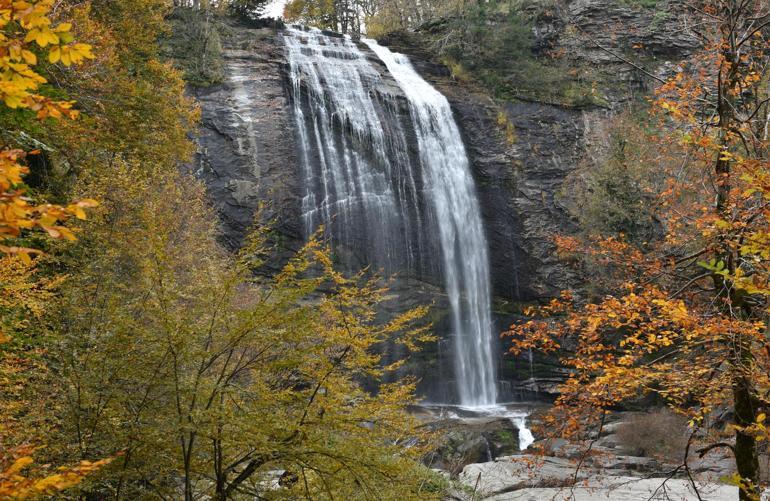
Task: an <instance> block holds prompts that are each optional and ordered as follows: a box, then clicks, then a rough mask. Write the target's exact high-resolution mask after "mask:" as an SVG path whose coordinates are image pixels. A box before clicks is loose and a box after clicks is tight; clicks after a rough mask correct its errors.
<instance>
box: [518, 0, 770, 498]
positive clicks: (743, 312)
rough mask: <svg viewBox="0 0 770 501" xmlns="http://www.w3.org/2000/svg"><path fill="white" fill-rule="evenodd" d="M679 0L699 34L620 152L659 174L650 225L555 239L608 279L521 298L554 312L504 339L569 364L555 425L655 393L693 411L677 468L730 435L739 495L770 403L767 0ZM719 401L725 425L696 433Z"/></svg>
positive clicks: (763, 437) (584, 420)
mask: <svg viewBox="0 0 770 501" xmlns="http://www.w3.org/2000/svg"><path fill="white" fill-rule="evenodd" d="M688 7H689V8H690V9H691V13H692V16H693V17H692V18H693V20H694V21H697V22H694V24H693V26H697V27H698V28H697V29H695V30H694V34H695V35H696V36H699V37H700V39H701V42H702V47H703V48H702V50H701V51H700V52H699V53H698V54H697V55H696V56H695V57H692V58H691V59H690V60H688V61H687V62H684V63H682V64H681V66H680V67H679V68H678V69H677V71H676V72H675V74H673V75H672V76H671V77H670V78H667V79H665V80H662V81H661V82H660V86H659V88H658V89H657V91H656V96H655V99H654V101H653V102H652V113H653V114H654V115H655V117H656V118H657V120H658V123H657V132H656V133H654V134H652V135H651V136H647V137H645V139H644V140H646V141H654V144H655V146H656V149H655V154H654V155H650V156H641V157H637V158H632V159H628V158H624V159H623V161H624V162H628V161H636V162H649V163H648V166H647V168H648V169H651V170H652V172H653V173H654V174H655V175H657V176H658V177H662V179H663V180H664V181H665V183H664V185H663V186H662V187H661V189H660V190H659V191H657V192H656V193H655V194H654V195H655V203H654V204H653V205H652V207H653V209H651V210H654V211H655V220H656V221H659V222H660V224H661V225H662V233H663V234H662V235H661V238H651V239H644V240H642V239H639V240H635V241H634V240H629V239H628V238H627V237H626V235H624V234H622V233H615V234H612V232H608V231H605V233H604V234H602V235H599V234H595V235H593V236H588V237H586V238H584V239H582V240H581V239H576V238H571V237H561V238H559V239H558V242H559V244H560V251H561V252H562V253H563V254H565V255H570V254H573V255H574V254H576V253H587V254H589V255H590V256H591V260H592V261H591V262H593V263H595V264H598V265H600V266H601V267H602V268H603V269H605V270H608V271H609V275H608V274H605V278H606V277H609V280H608V281H607V283H608V285H610V284H612V285H613V286H612V288H609V289H607V295H606V296H605V297H604V298H602V299H600V300H598V301H596V302H589V303H586V302H585V301H584V300H581V298H579V297H575V296H574V294H571V293H569V292H565V293H564V295H563V296H562V297H561V298H559V299H555V300H553V301H552V302H551V303H549V304H548V305H546V306H544V307H543V308H540V309H539V310H538V311H537V312H533V313H537V314H539V315H541V316H544V317H552V318H551V319H543V318H541V319H537V320H531V321H529V322H527V323H524V324H521V325H514V326H512V328H511V332H509V333H508V334H509V335H511V336H513V339H514V352H517V351H519V350H521V349H525V348H536V349H541V350H544V351H550V352H559V353H561V355H562V361H563V363H564V364H565V365H566V366H567V367H569V368H570V369H571V373H570V376H569V378H568V379H567V381H566V383H565V384H564V385H563V386H562V394H561V396H560V397H559V399H558V401H557V404H556V406H555V409H554V411H553V414H552V415H551V417H550V421H549V422H550V423H551V424H552V425H553V428H554V429H557V430H558V432H559V433H561V434H563V435H567V436H574V435H576V434H580V433H582V432H583V431H585V429H586V426H601V423H602V422H603V418H602V417H603V416H604V415H605V413H606V412H607V410H609V409H611V408H613V407H614V406H616V405H617V404H618V403H621V402H625V401H629V400H634V399H637V398H639V397H640V396H642V395H647V394H654V395H657V396H658V397H659V398H660V399H661V400H662V401H664V402H665V403H666V404H667V405H668V406H670V407H671V408H672V409H674V410H676V411H677V412H680V413H682V414H685V415H686V416H688V417H689V419H690V423H691V427H692V432H693V434H692V436H691V440H690V442H689V443H688V447H687V448H686V450H685V451H682V457H683V462H682V465H681V467H680V469H681V471H682V472H683V473H688V474H689V468H688V458H690V457H691V456H692V455H694V454H698V455H700V456H704V455H706V454H709V453H711V452H712V451H713V450H714V449H716V448H726V449H729V450H730V451H731V453H732V454H733V456H734V458H735V465H736V476H735V478H734V479H733V480H734V482H735V484H736V485H738V486H739V487H740V498H741V500H750V499H751V500H756V499H759V464H758V459H757V455H758V447H759V446H760V444H762V443H766V442H767V438H768V435H767V432H766V429H765V419H766V412H767V409H768V404H769V403H770V402H768V399H767V394H768V391H770V357H769V356H768V354H769V353H770V350H768V348H770V346H768V341H767V335H766V333H767V320H768V307H769V306H770V302H768V294H770V288H769V287H770V282H769V281H770V267H769V266H768V265H769V263H768V258H770V248H769V247H768V243H770V219H769V217H770V212H768V209H770V207H769V206H768V203H767V201H768V199H770V191H768V190H769V189H770V184H768V180H770V177H768V176H769V175H770V159H769V158H768V151H769V150H770V148H769V146H770V143H768V126H767V124H768V123H769V122H768V121H769V119H770V107H769V106H768V103H769V102H770V101H769V99H770V96H769V95H768V87H767V81H768V57H767V55H768V50H770V45H769V44H768V26H770V11H769V10H768V5H767V3H766V2H761V1H756V0H708V1H693V2H689V4H688ZM645 196H649V193H648V194H646V195H645ZM605 229H606V228H605ZM586 271H588V272H589V273H596V274H598V273H597V272H596V271H595V270H593V271H592V270H589V269H587V270H586ZM589 276H590V275H589ZM724 408H728V409H730V411H731V415H732V416H733V418H732V423H731V424H730V427H729V430H730V431H731V432H732V434H733V437H732V439H731V440H729V439H722V438H720V437H718V436H717V435H715V434H713V433H707V432H708V431H710V430H709V427H710V426H711V425H712V423H713V418H714V415H715V413H716V412H717V411H718V410H720V409H724ZM696 442H700V444H699V445H698V447H697V451H696V450H695V449H696V447H695V443H696Z"/></svg>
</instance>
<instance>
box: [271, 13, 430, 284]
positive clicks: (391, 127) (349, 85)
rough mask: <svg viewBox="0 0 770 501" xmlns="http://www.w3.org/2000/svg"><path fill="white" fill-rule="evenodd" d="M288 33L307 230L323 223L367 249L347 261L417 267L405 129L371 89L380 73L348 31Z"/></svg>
mask: <svg viewBox="0 0 770 501" xmlns="http://www.w3.org/2000/svg"><path fill="white" fill-rule="evenodd" d="M284 39H285V42H286V47H287V52H288V60H289V77H290V80H291V84H292V89H291V90H292V98H293V99H292V101H293V111H294V118H295V120H296V125H297V131H298V133H299V142H300V148H299V150H300V155H301V156H300V163H301V166H302V168H303V169H304V171H303V172H302V174H303V177H304V183H305V190H306V191H305V193H304V197H303V199H302V211H303V217H304V219H305V221H304V223H305V224H304V225H305V229H306V230H307V232H308V236H309V235H310V234H312V233H313V232H314V231H315V230H316V229H317V228H318V227H319V226H320V225H323V226H324V228H325V237H326V239H327V241H328V242H329V243H331V244H333V246H334V248H335V250H336V251H341V250H343V251H344V252H348V253H355V252H358V253H363V254H364V255H359V256H353V258H352V259H348V261H356V264H358V265H361V264H364V265H372V266H375V267H377V268H383V269H385V270H386V271H395V270H400V269H416V270H419V269H420V268H421V263H418V262H416V259H417V256H418V255H419V254H420V246H419V242H418V240H419V239H418V236H419V235H420V234H421V233H422V231H423V229H422V228H421V227H419V224H420V221H421V217H420V205H419V202H418V200H417V191H418V190H417V185H416V182H415V179H414V176H413V175H412V169H410V168H409V167H410V166H409V159H408V157H407V154H406V152H407V147H406V139H405V137H404V132H403V130H401V129H400V127H399V124H398V121H397V120H384V119H381V118H380V117H381V115H384V114H386V113H387V112H388V110H384V109H383V107H382V105H381V103H379V102H377V101H375V100H374V99H373V98H372V96H371V95H370V94H369V92H367V89H366V83H367V82H372V81H376V80H377V79H379V78H380V76H379V74H378V73H377V72H376V71H375V70H374V68H372V66H371V64H370V63H369V62H368V61H367V60H366V58H365V57H364V55H363V54H362V53H361V51H359V50H358V48H357V47H356V45H355V44H354V43H353V42H352V41H350V39H348V38H343V37H330V36H326V35H323V34H322V33H321V32H320V31H319V30H308V31H304V30H299V29H294V28H290V29H287V30H286V35H285V37H284ZM306 112H307V115H306ZM393 180H396V181H395V182H393Z"/></svg>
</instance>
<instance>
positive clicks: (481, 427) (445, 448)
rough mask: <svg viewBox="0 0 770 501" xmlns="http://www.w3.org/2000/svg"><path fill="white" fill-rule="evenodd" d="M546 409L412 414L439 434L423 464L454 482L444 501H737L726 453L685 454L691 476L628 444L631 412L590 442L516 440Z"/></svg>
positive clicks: (670, 460) (674, 459)
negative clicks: (729, 479)
mask: <svg viewBox="0 0 770 501" xmlns="http://www.w3.org/2000/svg"><path fill="white" fill-rule="evenodd" d="M544 410H545V407H544V406H543V405H542V404H538V405H532V406H522V405H515V406H502V407H499V408H498V412H497V413H495V412H492V411H491V410H485V411H479V410H475V409H473V410H468V409H462V408H459V407H440V406H434V407H431V406H426V407H420V408H416V409H415V410H414V411H415V413H416V414H417V415H418V416H419V417H420V418H421V419H423V420H425V421H426V424H427V425H428V426H430V427H431V428H432V429H434V430H436V431H438V432H439V435H440V437H441V438H440V440H439V444H438V446H437V448H436V450H435V451H434V453H433V454H432V455H430V456H429V457H428V458H427V459H426V463H427V465H428V466H430V467H431V468H433V469H435V470H438V471H441V472H443V474H445V475H447V476H448V477H449V478H450V479H452V481H453V483H454V486H455V487H454V488H453V490H452V494H451V497H450V499H455V500H462V501H474V500H479V499H484V500H496V501H507V500H511V501H514V500H521V501H540V500H550V499H554V500H561V499H564V500H566V499H571V500H573V501H582V500H589V499H591V500H593V499H611V500H614V501H646V500H687V501H689V500H698V499H702V500H709V501H728V500H729V501H732V500H737V499H738V489H737V487H735V486H732V485H728V484H725V483H724V479H725V478H726V477H729V476H730V475H732V473H733V471H734V464H733V461H732V458H730V457H729V456H728V455H727V453H726V452H725V451H722V450H718V449H715V450H713V451H711V452H709V454H707V455H706V456H705V457H704V458H698V457H697V454H695V453H691V457H690V458H689V460H688V466H689V468H690V475H691V476H692V479H690V478H688V476H687V474H686V471H685V470H684V468H682V467H681V460H679V459H678V456H674V455H669V457H660V456H656V455H654V454H648V453H643V454H642V455H639V452H638V450H634V448H633V447H631V446H629V445H628V444H627V443H626V442H627V441H628V438H625V437H624V436H623V433H622V431H621V430H622V428H623V427H624V426H626V427H628V426H638V424H637V421H636V420H635V417H637V416H639V415H640V414H639V413H630V412H629V413H618V414H615V415H613V416H612V417H611V419H610V422H609V424H608V425H606V426H605V427H604V428H603V431H602V433H601V435H599V436H594V437H593V438H592V439H591V440H590V441H585V442H568V441H566V440H562V439H551V440H535V441H534V442H533V443H528V442H529V441H528V440H525V441H522V438H523V436H525V435H526V434H527V433H529V426H530V425H531V424H532V423H531V422H532V421H537V417H536V416H537V415H538V414H540V413H542V411H544ZM663 419H665V417H662V418H661V420H663ZM662 424H663V425H664V426H668V427H670V426H671V425H670V423H669V422H663V423H662ZM663 431H664V432H665V431H668V433H670V437H671V441H672V442H673V441H675V440H676V435H677V433H678V431H677V430H673V429H670V430H663ZM523 432H524V433H523ZM533 438H535V439H536V438H537V437H533ZM699 496H700V497H699ZM768 497H770V496H767V495H765V496H764V497H763V499H768Z"/></svg>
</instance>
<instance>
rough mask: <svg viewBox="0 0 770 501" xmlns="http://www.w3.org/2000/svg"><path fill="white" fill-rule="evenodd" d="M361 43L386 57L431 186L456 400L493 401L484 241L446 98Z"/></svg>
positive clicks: (404, 64)
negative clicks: (451, 338) (451, 336)
mask: <svg viewBox="0 0 770 501" xmlns="http://www.w3.org/2000/svg"><path fill="white" fill-rule="evenodd" d="M365 43H366V44H367V45H368V46H369V48H370V49H372V51H374V53H375V54H377V56H378V57H379V58H380V59H381V60H382V61H383V62H384V63H385V65H386V66H387V68H388V70H389V71H390V73H391V75H393V77H394V78H395V79H396V81H397V82H398V83H399V85H400V86H401V89H402V90H403V91H404V93H405V94H406V96H407V98H408V99H409V103H410V105H411V107H410V111H411V115H412V120H413V121H414V124H415V128H416V130H417V140H418V145H419V149H420V160H421V164H422V165H421V167H422V174H423V175H424V176H425V178H426V184H427V185H428V186H430V190H429V196H430V198H431V200H432V202H433V206H434V209H435V211H436V215H437V223H438V231H439V235H440V238H441V251H442V254H443V258H444V274H445V277H446V288H447V294H448V295H449V301H450V304H451V306H452V315H453V324H454V329H455V339H456V345H455V350H454V351H455V353H454V357H455V372H456V375H455V376H456V377H457V383H458V392H459V396H460V403H461V404H462V405H466V406H471V407H478V406H491V405H495V403H496V402H497V388H496V377H495V366H494V361H495V357H494V356H493V352H492V349H493V343H492V321H491V317H490V313H491V312H490V310H491V300H490V290H489V258H488V256H487V240H486V236H485V235H484V228H483V227H482V224H481V210H480V208H479V203H478V199H477V197H476V191H475V186H474V183H473V178H471V175H470V165H469V162H468V155H467V154H466V152H465V146H464V144H463V140H462V137H461V136H460V131H459V129H458V127H457V123H456V122H455V120H454V117H453V115H452V109H451V108H450V106H449V102H448V101H447V99H446V98H445V97H444V96H443V95H442V94H441V93H440V92H438V91H437V90H436V89H434V88H433V87H432V86H431V85H430V84H429V83H428V82H426V81H425V80H423V79H422V78H421V77H420V75H419V74H418V73H417V72H416V71H415V70H414V68H413V67H412V65H411V63H410V62H409V59H408V58H407V57H406V56H404V55H402V54H395V53H393V52H391V51H390V50H388V49H387V48H385V47H382V46H380V45H379V44H377V42H375V41H373V40H366V41H365Z"/></svg>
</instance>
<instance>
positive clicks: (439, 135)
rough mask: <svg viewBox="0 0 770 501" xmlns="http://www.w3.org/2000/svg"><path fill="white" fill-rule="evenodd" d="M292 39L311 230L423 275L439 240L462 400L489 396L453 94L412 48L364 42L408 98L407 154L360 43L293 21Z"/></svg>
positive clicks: (467, 177) (481, 242)
mask: <svg viewBox="0 0 770 501" xmlns="http://www.w3.org/2000/svg"><path fill="white" fill-rule="evenodd" d="M285 40H286V46H287V53H288V59H289V75H290V79H291V83H292V87H291V90H292V101H293V106H294V115H295V119H296V121H297V130H298V134H299V141H300V150H301V162H302V168H303V169H304V171H303V175H304V177H305V187H306V191H305V194H304V198H303V206H302V209H303V212H304V217H305V227H306V229H307V230H308V232H309V233H312V232H313V231H315V229H316V228H317V227H318V225H320V224H323V225H324V226H325V228H326V232H327V237H328V238H329V239H330V240H331V241H332V242H333V243H334V244H335V249H336V248H338V247H340V248H342V249H346V251H347V252H352V250H354V249H355V250H357V251H358V252H363V253H365V254H366V256H365V257H364V261H365V262H366V263H367V264H376V265H379V266H382V267H383V268H385V269H389V268H390V269H395V270H397V269H399V266H404V267H405V268H401V269H408V270H411V271H415V272H416V274H417V275H419V272H420V269H422V268H423V267H428V266H430V265H429V264H428V263H422V262H421V261H420V259H419V256H423V255H431V252H427V253H426V252H425V251H424V249H425V248H428V249H432V246H435V247H436V249H435V250H436V254H438V255H440V256H441V264H442V265H443V266H441V269H442V271H443V278H444V283H445V287H446V292H447V296H448V298H449V303H450V306H451V312H452V326H453V330H454V343H453V345H454V349H453V352H454V353H453V357H454V369H455V370H454V372H455V379H456V381H457V393H458V397H459V400H460V404H461V405H463V406H468V407H484V406H494V405H495V403H496V401H497V389H496V375H495V364H494V361H495V357H494V356H493V337H492V322H491V316H490V308H491V305H490V303H491V299H490V290H489V259H488V256H487V242H486V237H485V235H484V230H483V227H482V222H481V214H480V208H479V203H478V200H477V197H476V192H475V186H474V183H473V179H472V177H471V174H470V165H469V161H468V157H467V154H466V152H465V147H464V145H463V141H462V137H461V135H460V131H459V129H458V127H457V124H456V123H455V120H454V117H453V115H452V111H451V108H450V106H449V103H448V101H447V100H446V98H445V97H444V96H443V95H442V94H441V93H439V92H438V91H437V90H435V89H434V88H433V87H431V85H430V84H428V83H427V82H426V81H424V80H423V79H422V78H421V77H420V76H419V75H418V74H417V73H416V72H415V70H414V69H413V68H412V66H411V64H410V62H409V60H408V59H407V58H406V57H405V56H403V55H400V54H395V53H392V52H390V51H389V50H388V49H386V48H384V47H381V46H379V45H378V44H377V43H376V42H374V41H371V40H365V41H364V43H366V45H368V46H369V48H370V49H371V50H372V51H373V52H374V53H375V54H376V55H377V57H379V58H380V60H381V61H382V62H383V63H384V64H385V67H387V70H388V72H389V73H390V74H391V75H392V76H393V78H394V79H395V81H396V83H397V84H398V85H399V87H400V88H401V90H402V91H403V93H404V94H405V95H406V97H407V101H408V105H409V114H410V117H411V124H409V125H410V127H411V129H413V130H414V135H415V136H416V142H417V145H416V146H417V152H416V153H415V154H414V155H412V156H411V157H410V155H409V153H408V152H409V151H410V148H409V145H408V144H407V134H406V133H405V131H404V130H403V128H402V127H401V126H400V125H399V121H398V120H396V119H394V120H386V119H382V117H383V116H386V115H387V114H388V113H389V110H390V111H392V110H391V109H390V108H389V106H391V107H393V106H395V105H393V104H392V103H391V104H390V105H389V104H388V103H387V99H385V100H383V99H379V98H378V97H376V96H373V95H372V94H373V92H371V90H370V86H368V85H367V84H369V83H371V82H376V81H378V79H380V78H381V76H380V74H379V73H378V72H377V70H375V69H374V67H373V66H372V64H371V63H370V62H369V60H368V59H367V58H366V55H365V54H364V53H362V52H361V51H360V50H359V48H358V47H357V46H356V44H355V43H353V42H352V41H351V40H350V39H348V38H341V37H340V38H338V37H331V36H326V35H324V34H322V33H321V32H319V31H317V30H311V31H301V30H298V29H289V30H287V32H286V35H285ZM383 101H385V102H383ZM391 101H393V99H391ZM411 129H410V130H411ZM428 213H429V214H428ZM423 216H424V217H423ZM421 225H422V226H421ZM358 233H365V235H358ZM426 235H427V236H426Z"/></svg>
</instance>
